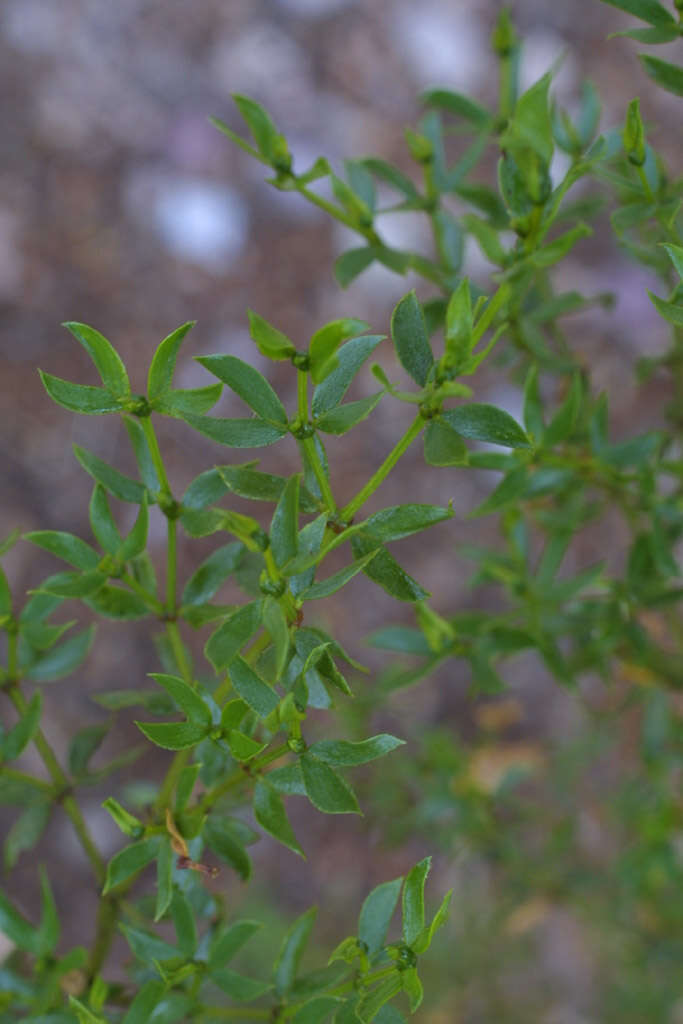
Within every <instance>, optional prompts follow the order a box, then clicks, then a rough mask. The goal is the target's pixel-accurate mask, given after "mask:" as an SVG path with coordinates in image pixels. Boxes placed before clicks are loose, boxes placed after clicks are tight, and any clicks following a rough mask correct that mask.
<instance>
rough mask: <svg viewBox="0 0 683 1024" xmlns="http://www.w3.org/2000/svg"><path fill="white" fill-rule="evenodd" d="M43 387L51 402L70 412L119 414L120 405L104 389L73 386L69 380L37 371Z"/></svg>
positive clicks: (98, 414)
mask: <svg viewBox="0 0 683 1024" xmlns="http://www.w3.org/2000/svg"><path fill="white" fill-rule="evenodd" d="M38 372H39V373H40V379H41V380H42V382H43V387H44V388H45V390H46V391H47V393H48V395H49V396H50V398H51V399H52V401H53V402H56V403H57V405H61V406H62V407H63V408H64V409H68V410H69V411H70V412H79V413H83V414H84V415H86V416H104V415H105V414H106V413H110V412H121V403H120V402H119V401H118V399H117V398H116V397H115V396H114V395H112V393H111V392H110V391H107V389H106V388H96V387H92V386H91V385H89V384H74V383H73V382H72V381H70V380H62V378H61V377H54V376H53V375H52V374H51V373H45V372H44V371H43V370H39V371H38Z"/></svg>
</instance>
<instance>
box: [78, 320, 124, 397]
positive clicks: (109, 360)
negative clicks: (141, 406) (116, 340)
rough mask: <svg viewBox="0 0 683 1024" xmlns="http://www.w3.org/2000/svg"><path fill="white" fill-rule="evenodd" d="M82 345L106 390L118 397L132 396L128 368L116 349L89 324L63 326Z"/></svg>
mask: <svg viewBox="0 0 683 1024" xmlns="http://www.w3.org/2000/svg"><path fill="white" fill-rule="evenodd" d="M62 327H66V329H67V330H68V331H71V333H72V334H73V336H74V338H76V340H77V341H79V342H80V343H81V345H82V346H83V348H84V349H85V351H86V352H87V353H88V355H89V356H90V358H91V359H92V361H93V363H94V364H95V366H96V367H97V372H98V373H99V375H100V377H101V378H102V383H103V384H104V386H105V388H106V389H107V390H108V391H110V392H111V393H112V395H115V396H117V397H125V396H126V395H129V394H130V381H129V380H128V374H127V373H126V368H125V366H124V365H123V362H122V361H121V357H120V356H119V354H118V352H117V351H116V349H115V348H114V347H113V345H112V344H111V342H109V341H107V339H106V338H105V337H104V335H102V334H100V332H99V331H96V330H95V329H94V327H88V325H87V324H79V323H74V322H73V321H67V322H66V323H63V324H62Z"/></svg>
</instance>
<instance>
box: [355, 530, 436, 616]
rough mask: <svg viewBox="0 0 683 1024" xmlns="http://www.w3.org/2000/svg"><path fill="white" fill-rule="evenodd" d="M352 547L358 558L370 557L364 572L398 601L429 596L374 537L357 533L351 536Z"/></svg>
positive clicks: (420, 599)
mask: <svg viewBox="0 0 683 1024" xmlns="http://www.w3.org/2000/svg"><path fill="white" fill-rule="evenodd" d="M351 549H352V551H353V553H354V555H355V557H356V558H361V557H364V556H365V557H369V561H368V562H367V563H366V564H365V565H364V567H363V572H364V573H365V575H366V576H367V577H368V579H371V580H372V581H373V583H376V584H377V585H378V586H380V587H382V589H383V590H386V592H387V594H391V596H392V597H395V598H396V600H397V601H410V602H413V601H424V599H425V598H426V597H429V594H428V592H427V591H426V590H425V589H424V587H421V586H420V584H419V583H418V582H417V580H414V579H413V577H412V576H409V575H408V573H407V572H406V571H405V569H403V568H402V567H401V566H400V565H399V564H398V562H397V561H396V559H395V558H394V556H393V555H392V554H391V553H390V552H389V551H387V549H386V548H382V547H381V548H377V547H376V541H375V540H374V539H373V538H372V537H365V536H363V535H362V534H356V536H355V537H352V538H351Z"/></svg>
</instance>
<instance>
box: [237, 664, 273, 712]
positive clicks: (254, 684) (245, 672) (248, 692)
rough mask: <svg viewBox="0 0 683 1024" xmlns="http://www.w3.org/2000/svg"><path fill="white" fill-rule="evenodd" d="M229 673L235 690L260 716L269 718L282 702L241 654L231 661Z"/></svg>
mask: <svg viewBox="0 0 683 1024" xmlns="http://www.w3.org/2000/svg"><path fill="white" fill-rule="evenodd" d="M228 674H229V676H230V680H231V682H232V685H233V687H234V688H235V691H236V692H237V693H238V694H239V695H240V697H241V698H242V700H244V701H246V703H247V704H248V705H249V707H250V708H251V709H252V711H255V712H256V714H257V715H258V716H259V718H267V717H268V715H269V714H270V713H271V711H274V710H275V708H276V707H277V706H278V704H279V703H280V698H279V697H278V695H277V693H276V692H275V690H273V689H272V688H271V687H270V686H268V684H267V683H266V682H264V681H263V679H261V677H260V676H259V675H258V673H256V672H255V671H254V669H253V668H252V667H251V665H249V664H248V663H247V662H246V661H245V660H244V658H242V657H240V656H239V655H238V656H237V657H236V658H234V659H233V660H232V661H231V662H230V664H229V666H228Z"/></svg>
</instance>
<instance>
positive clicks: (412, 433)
mask: <svg viewBox="0 0 683 1024" xmlns="http://www.w3.org/2000/svg"><path fill="white" fill-rule="evenodd" d="M423 425H424V420H423V418H422V416H421V415H420V414H419V413H418V415H417V416H416V417H415V419H414V420H413V422H412V423H411V424H410V426H409V427H408V429H407V430H406V432H405V434H404V435H403V437H402V438H401V439H400V441H399V442H398V443H397V444H396V446H395V447H394V448H393V449H392V451H391V452H390V453H389V454H388V455H387V457H386V459H385V460H384V462H383V463H382V465H381V466H380V467H379V469H378V470H376V472H374V473H373V474H372V476H371V477H370V479H369V480H368V482H367V483H366V485H365V487H363V488H362V489H361V490H360V491H359V492H358V494H357V495H356V497H355V498H352V499H351V501H350V502H349V503H348V505H345V506H344V508H343V509H342V510H341V512H340V513H339V516H340V518H341V519H342V520H343V521H344V522H349V521H350V520H351V519H353V517H354V516H355V514H356V512H357V511H358V509H359V508H360V507H361V506H362V505H364V504H365V502H366V501H367V500H368V498H369V497H370V496H371V495H372V494H374V493H375V491H376V490H377V488H378V487H379V486H380V484H381V483H382V482H383V481H384V480H385V479H386V477H387V476H388V475H389V473H390V472H391V470H392V469H393V468H394V466H395V465H396V463H397V462H398V460H399V459H400V458H401V456H402V455H403V454H404V453H405V452H406V451H407V450H408V448H409V447H410V445H411V444H412V443H413V441H414V440H415V438H416V437H417V436H418V435H419V434H420V431H421V430H422V427H423Z"/></svg>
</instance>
